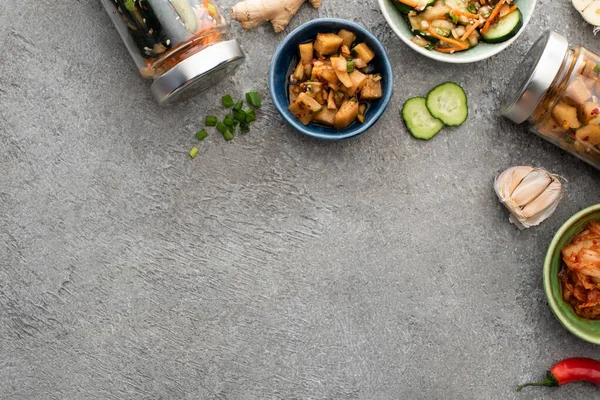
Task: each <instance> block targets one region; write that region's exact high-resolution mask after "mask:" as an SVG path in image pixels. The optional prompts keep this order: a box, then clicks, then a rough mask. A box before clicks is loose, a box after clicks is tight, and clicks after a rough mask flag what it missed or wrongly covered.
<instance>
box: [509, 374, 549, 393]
mask: <svg viewBox="0 0 600 400" xmlns="http://www.w3.org/2000/svg"><path fill="white" fill-rule="evenodd" d="M527 386H548V387H557V386H559V384H558V380H556V378H555V377H554V375H552V373H551V372H548V376H547V377H546V379H544V380H543V381H540V382H527V383H524V384H522V385H520V386H519V387H518V388H517V392H520V391H521V390H522V389H523V388H524V387H527Z"/></svg>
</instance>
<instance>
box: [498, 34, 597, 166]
mask: <svg viewBox="0 0 600 400" xmlns="http://www.w3.org/2000/svg"><path fill="white" fill-rule="evenodd" d="M502 114H503V115H504V116H506V117H508V118H510V119H511V120H513V121H514V122H516V123H522V122H525V121H527V122H528V123H529V124H530V127H531V129H532V130H533V131H534V132H535V133H537V134H538V135H539V136H541V137H543V138H544V139H546V140H548V141H550V142H552V143H554V144H555V145H557V146H559V147H560V148H562V149H564V150H566V151H568V152H569V153H571V154H573V155H575V156H577V157H579V158H580V159H582V160H583V161H585V162H587V163H589V164H591V165H592V166H594V167H596V168H598V169H600V56H598V55H597V54H594V53H593V52H591V51H589V50H587V49H585V48H583V47H570V46H569V43H568V41H567V39H566V38H565V37H563V36H561V35H559V34H557V33H555V32H546V33H545V34H544V35H542V37H541V38H540V39H539V40H538V41H537V42H536V43H535V44H534V45H533V46H532V48H531V50H529V52H528V53H527V55H526V56H525V58H524V59H523V62H522V63H521V65H520V66H519V67H518V68H517V70H516V72H515V74H514V76H513V78H512V80H511V86H510V87H509V88H508V89H507V91H506V93H505V94H504V100H503V105H502Z"/></svg>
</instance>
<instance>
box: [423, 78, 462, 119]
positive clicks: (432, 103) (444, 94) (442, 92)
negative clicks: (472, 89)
mask: <svg viewBox="0 0 600 400" xmlns="http://www.w3.org/2000/svg"><path fill="white" fill-rule="evenodd" d="M427 109H428V110H429V112H430V113H431V115H433V116H434V117H435V118H437V119H439V120H440V121H442V122H443V123H444V124H446V125H449V126H459V125H462V123H463V122H465V121H466V119H467V117H468V116H469V106H468V105H467V95H466V94H465V91H464V90H463V88H462V87H460V86H459V85H457V84H456V83H454V82H446V83H442V84H441V85H438V86H436V87H434V88H433V89H432V90H431V92H429V94H428V95H427Z"/></svg>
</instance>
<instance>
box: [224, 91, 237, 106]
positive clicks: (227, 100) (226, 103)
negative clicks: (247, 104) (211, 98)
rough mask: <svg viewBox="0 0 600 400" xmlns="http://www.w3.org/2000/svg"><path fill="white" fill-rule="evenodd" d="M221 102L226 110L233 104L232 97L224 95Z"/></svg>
mask: <svg viewBox="0 0 600 400" xmlns="http://www.w3.org/2000/svg"><path fill="white" fill-rule="evenodd" d="M221 101H222V102H223V105H224V106H225V107H227V108H231V107H233V105H234V104H235V103H234V102H233V97H231V95H230V94H226V95H225V96H223V97H222V99H221Z"/></svg>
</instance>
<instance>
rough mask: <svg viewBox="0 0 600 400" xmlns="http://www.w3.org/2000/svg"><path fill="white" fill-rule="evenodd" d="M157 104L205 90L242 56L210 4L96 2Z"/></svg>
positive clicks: (202, 0)
mask: <svg viewBox="0 0 600 400" xmlns="http://www.w3.org/2000/svg"><path fill="white" fill-rule="evenodd" d="M101 2H102V4H103V5H104V7H105V8H106V10H107V11H108V14H109V15H110V18H111V19H112V21H113V23H114V25H115V27H116V28H117V30H118V31H119V34H120V35H121V38H122V39H123V41H124V42H125V45H126V47H127V49H128V50H129V53H130V54H131V57H132V58H133V60H134V62H135V63H136V65H137V67H138V69H139V70H140V73H141V74H142V76H144V77H146V78H149V79H152V80H153V81H154V82H153V83H152V86H151V90H152V93H153V94H154V97H155V98H156V100H157V101H158V102H159V103H160V104H167V103H170V102H173V101H175V100H177V99H178V98H181V97H182V96H183V95H186V94H190V93H193V92H196V91H200V90H203V89H206V88H207V87H209V86H211V85H212V84H214V83H215V82H217V81H219V80H220V79H222V78H224V77H225V76H227V75H228V74H229V73H230V72H231V71H232V70H233V69H235V68H236V67H237V66H238V65H240V64H241V63H242V62H243V60H244V58H245V56H244V53H243V52H242V49H241V48H240V46H239V44H238V43H237V41H235V40H228V38H227V31H228V26H227V21H226V20H225V18H224V17H223V15H222V14H221V12H220V11H219V9H218V8H217V6H216V5H215V4H214V3H213V2H212V1H211V0H101Z"/></svg>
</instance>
